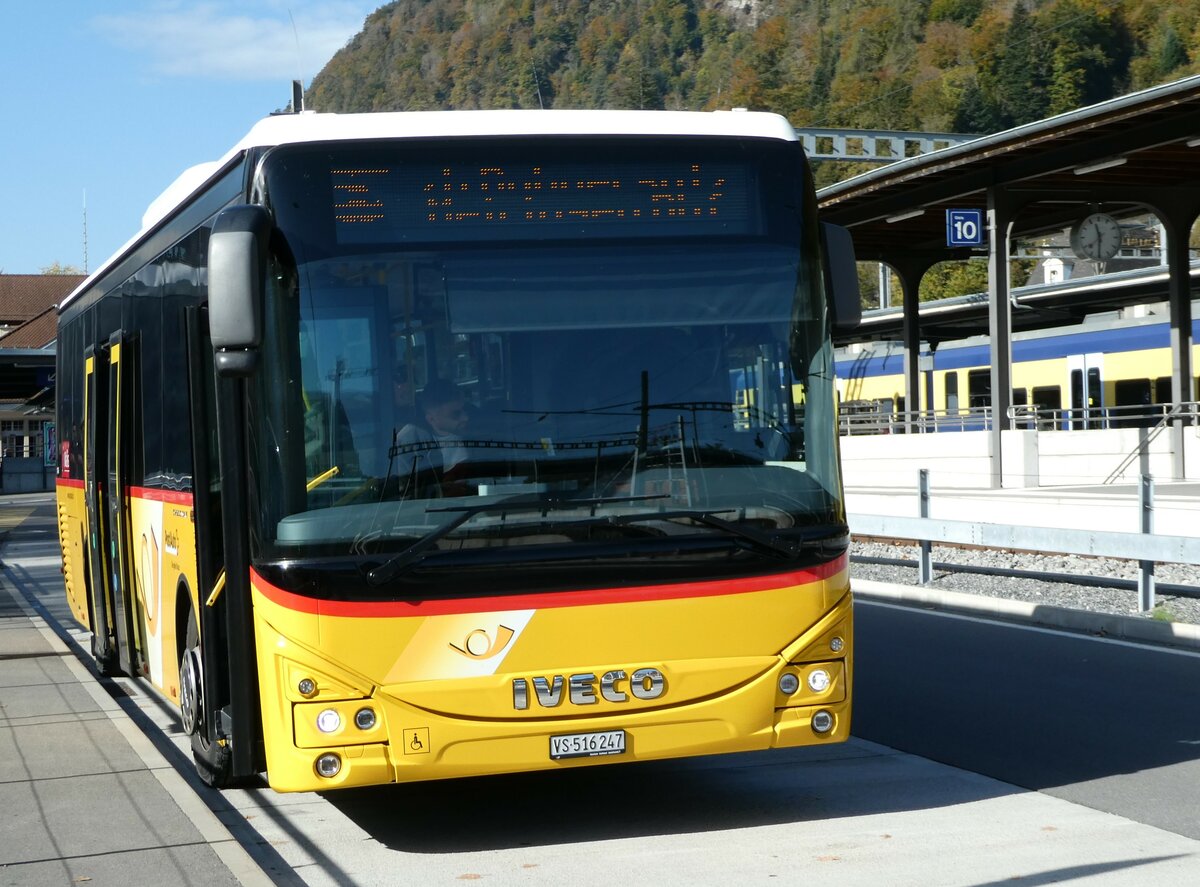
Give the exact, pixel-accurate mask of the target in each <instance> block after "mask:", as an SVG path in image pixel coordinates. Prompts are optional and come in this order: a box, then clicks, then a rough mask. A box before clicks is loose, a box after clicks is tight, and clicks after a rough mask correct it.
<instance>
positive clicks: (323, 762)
mask: <svg viewBox="0 0 1200 887" xmlns="http://www.w3.org/2000/svg"><path fill="white" fill-rule="evenodd" d="M341 772H342V759H341V758H339V757H338V756H337V755H335V754H333V753H332V752H327V753H326V754H323V755H321V757H319V758H317V775H318V776H324V777H325V778H326V779H332V778H333V777H335V776H337V775H338V774H339V773H341Z"/></svg>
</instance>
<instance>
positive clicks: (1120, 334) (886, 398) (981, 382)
mask: <svg viewBox="0 0 1200 887" xmlns="http://www.w3.org/2000/svg"><path fill="white" fill-rule="evenodd" d="M1192 316H1193V317H1197V303H1193V307H1192ZM1197 337H1200V320H1196V321H1193V323H1192V341H1193V343H1195V342H1196V341H1197ZM1012 360H1013V363H1012V385H1013V392H1012V404H1013V408H1014V410H1013V415H1014V417H1015V418H1016V419H1017V420H1018V425H1022V424H1025V423H1027V424H1028V425H1034V424H1035V425H1036V427H1037V428H1039V429H1041V430H1079V429H1095V428H1121V427H1142V426H1151V425H1154V424H1157V423H1158V422H1160V421H1162V418H1163V417H1164V416H1165V415H1166V413H1167V411H1168V410H1169V409H1170V408H1171V406H1172V402H1173V399H1172V395H1171V349H1170V323H1169V321H1168V319H1167V308H1166V304H1165V303H1162V304H1152V305H1145V306H1138V307H1136V308H1133V309H1121V310H1119V311H1113V312H1106V313H1103V314H1096V315H1091V316H1089V317H1088V318H1086V319H1085V320H1084V321H1083V322H1082V323H1080V324H1079V325H1077V326H1072V327H1059V328H1054V329H1045V330H1037V331H1029V332H1022V333H1016V334H1014V336H1013V343H1012ZM1198 360H1200V345H1196V344H1193V345H1192V366H1193V369H1195V368H1196V367H1197V366H1198ZM990 367H991V349H990V346H989V340H988V337H986V336H974V337H971V338H969V339H963V340H960V341H954V342H943V343H942V344H941V345H940V346H938V347H937V348H936V349H932V350H928V351H923V352H922V355H921V392H920V398H919V400H920V403H919V404H913V405H912V407H909V406H908V404H907V403H906V399H905V387H904V375H903V374H904V348H903V345H902V344H901V343H899V342H865V343H856V344H851V345H845V346H842V347H841V348H839V349H838V351H837V353H836V355H835V363H834V370H835V373H836V376H837V391H838V397H839V403H840V407H841V416H842V430H843V433H864V432H865V433H870V432H887V431H896V430H901V429H903V428H904V427H905V426H906V424H907V423H908V422H911V421H914V420H917V421H919V422H921V423H922V424H925V425H927V426H928V425H930V424H931V425H932V427H933V430H938V431H949V430H972V429H978V428H981V427H984V426H985V425H986V423H987V422H988V421H990V418H989V412H990V407H991V402H992V397H991V384H992V383H991V370H990ZM1198 386H1200V378H1198V377H1194V378H1193V381H1192V391H1191V392H1190V393H1189V395H1188V397H1187V398H1186V401H1194V399H1195V397H1196V390H1197V387H1198Z"/></svg>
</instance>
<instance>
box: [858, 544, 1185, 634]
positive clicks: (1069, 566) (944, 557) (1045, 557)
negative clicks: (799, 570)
mask: <svg viewBox="0 0 1200 887" xmlns="http://www.w3.org/2000/svg"><path fill="white" fill-rule="evenodd" d="M850 556H851V575H852V576H857V577H859V578H862V579H874V580H877V581H880V582H893V583H896V584H898V585H916V584H917V556H918V549H917V546H916V545H915V544H911V545H902V544H901V545H897V544H889V543H882V542H863V541H855V542H854V543H853V544H852V545H851V547H850ZM862 558H868V559H870V558H896V559H903V560H906V561H910V562H911V565H907V566H892V565H890V564H874V563H864V562H863V561H862V560H861V559H862ZM933 562H934V563H935V564H962V565H966V566H974V567H989V568H1003V569H1015V570H1029V571H1035V572H1039V573H1059V574H1063V575H1068V576H1100V577H1110V578H1116V579H1128V580H1131V581H1134V582H1136V581H1137V564H1136V563H1132V562H1130V561H1120V560H1111V559H1108V558H1092V557H1078V556H1075V555H1049V554H1029V553H1022V552H1012V551H998V550H996V549H963V548H953V547H949V546H943V545H935V546H933ZM1154 578H1155V582H1156V583H1160V584H1174V585H1185V586H1189V587H1190V588H1191V589H1194V590H1195V592H1196V593H1197V594H1200V566H1196V565H1190V564H1188V565H1184V564H1159V565H1157V566H1156V567H1155V571H1154ZM930 587H931V588H934V589H944V590H946V591H958V592H966V593H968V594H979V595H986V596H989V597H998V598H1009V599H1011V600H1018V601H1029V602H1031V603H1037V604H1047V605H1050V606H1055V607H1069V608H1072V609H1076V610H1092V611H1094V612H1097V613H1116V614H1119V615H1124V616H1144V617H1146V618H1151V619H1163V620H1168V621H1174V622H1189V623H1192V624H1197V625H1200V597H1185V596H1182V595H1179V594H1171V593H1170V592H1169V590H1163V589H1159V590H1157V593H1156V595H1155V602H1156V604H1157V606H1156V607H1155V608H1154V609H1153V610H1151V611H1150V612H1149V613H1140V612H1139V611H1138V597H1137V590H1136V586H1134V587H1133V588H1099V587H1095V586H1090V585H1079V584H1076V583H1071V582H1049V581H1044V580H1041V579H1027V578H1011V577H1001V576H985V575H981V574H978V573H960V572H952V571H949V570H945V569H938V568H936V567H935V568H934V571H933V584H932V585H931V586H930Z"/></svg>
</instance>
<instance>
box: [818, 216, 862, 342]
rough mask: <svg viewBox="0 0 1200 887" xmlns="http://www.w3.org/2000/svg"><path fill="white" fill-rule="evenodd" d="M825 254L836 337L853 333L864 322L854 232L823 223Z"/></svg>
mask: <svg viewBox="0 0 1200 887" xmlns="http://www.w3.org/2000/svg"><path fill="white" fill-rule="evenodd" d="M821 253H822V256H823V258H824V262H825V285H826V288H827V289H826V297H827V298H828V299H829V308H830V314H831V315H832V317H833V332H834V334H835V335H836V334H837V333H847V332H850V331H851V330H854V329H856V328H857V327H858V325H859V324H860V323H862V302H861V300H860V297H859V292H858V268H857V266H856V265H855V263H854V239H853V238H852V237H851V236H850V231H849V230H848V229H846V228H843V227H841V226H840V225H831V224H830V223H828V222H822V223H821Z"/></svg>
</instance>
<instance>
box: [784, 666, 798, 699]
mask: <svg viewBox="0 0 1200 887" xmlns="http://www.w3.org/2000/svg"><path fill="white" fill-rule="evenodd" d="M799 689H800V679H799V678H798V677H796V676H795V675H794V674H792V673H791V672H790V671H785V672H784V673H783V674H781V675H780V676H779V692H780V693H782V694H783V695H784V696H791V695H792V694H793V693H795V692H796V691H797V690H799Z"/></svg>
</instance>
